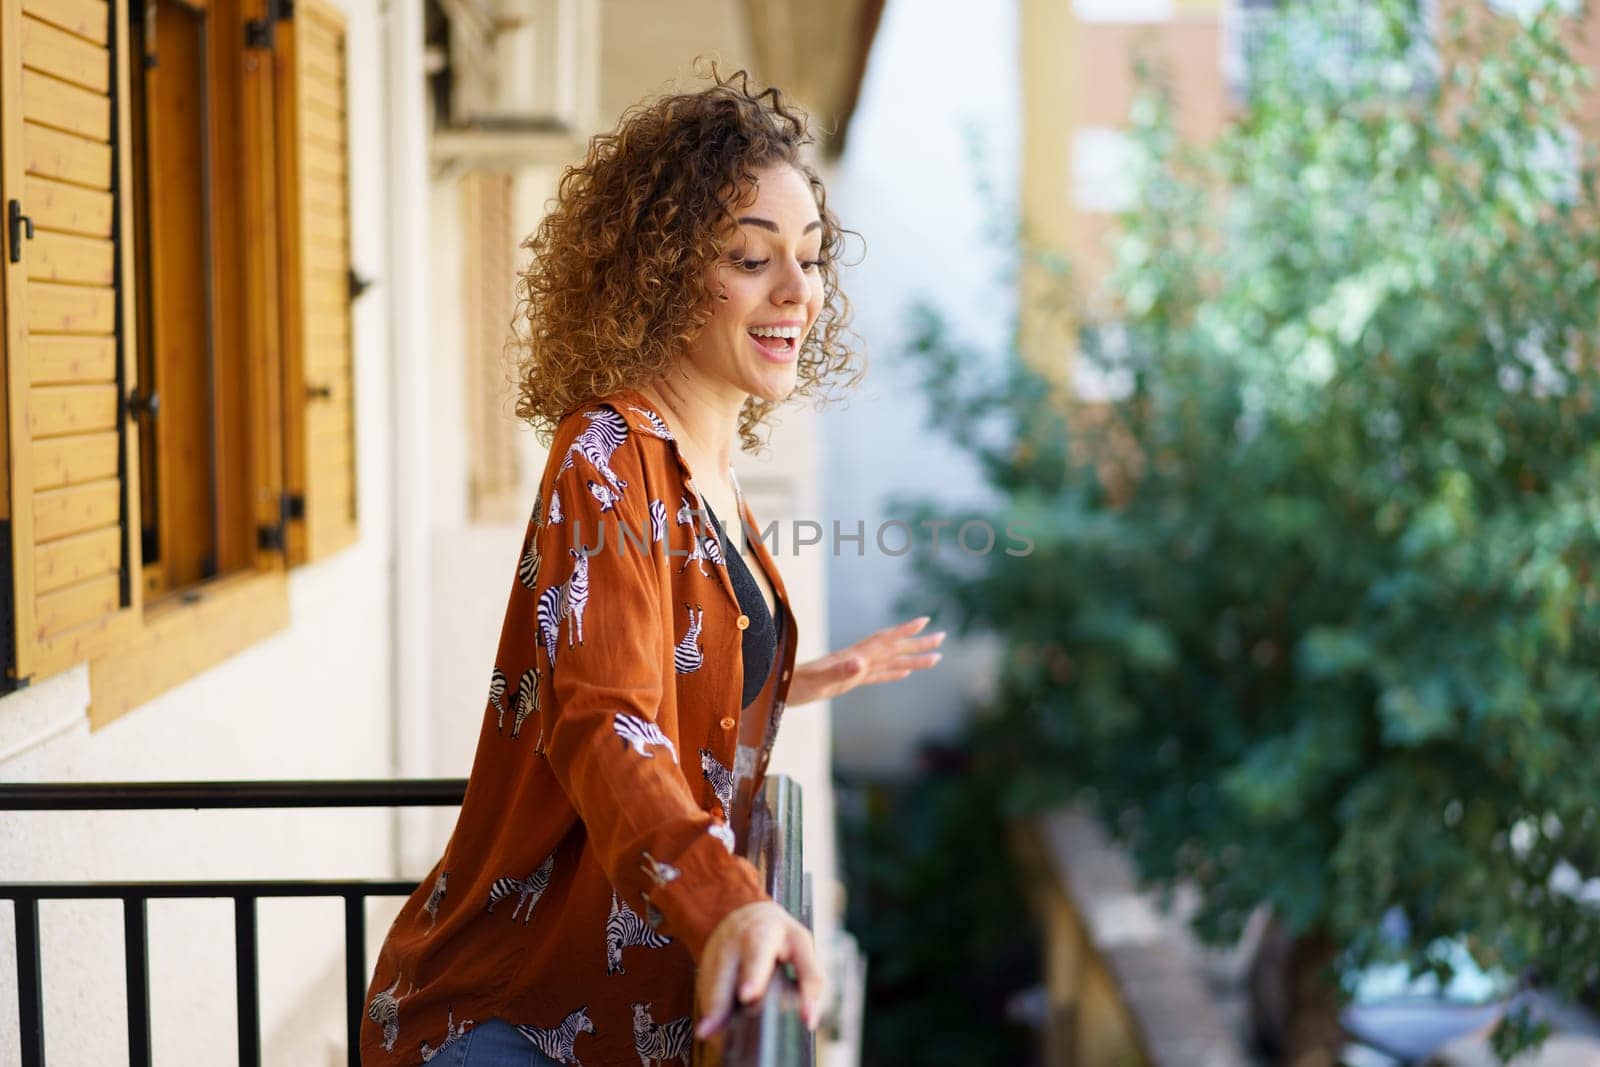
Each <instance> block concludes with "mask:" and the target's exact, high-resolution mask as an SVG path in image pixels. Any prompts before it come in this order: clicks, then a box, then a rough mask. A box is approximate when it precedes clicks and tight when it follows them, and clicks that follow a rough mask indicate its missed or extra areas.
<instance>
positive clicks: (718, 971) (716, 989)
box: [695, 952, 739, 1038]
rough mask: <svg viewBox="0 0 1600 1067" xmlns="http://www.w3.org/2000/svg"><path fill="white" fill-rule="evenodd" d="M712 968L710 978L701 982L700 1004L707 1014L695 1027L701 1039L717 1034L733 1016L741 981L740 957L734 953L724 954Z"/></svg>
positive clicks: (713, 963) (697, 1035)
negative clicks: (703, 1006) (737, 989)
mask: <svg viewBox="0 0 1600 1067" xmlns="http://www.w3.org/2000/svg"><path fill="white" fill-rule="evenodd" d="M708 962H711V961H708ZM712 967H713V970H712V971H711V972H710V974H709V977H707V978H703V979H702V982H701V990H700V1003H701V1004H703V1005H705V1014H704V1015H702V1016H701V1017H700V1024H699V1025H698V1026H696V1027H695V1036H696V1037H700V1038H706V1037H710V1036H711V1035H712V1034H714V1033H716V1032H717V1031H718V1030H719V1029H721V1028H722V1024H723V1023H725V1022H727V1021H728V1019H729V1017H730V1016H732V1015H733V990H734V986H735V985H737V983H738V980H739V957H738V955H737V954H735V953H733V952H725V953H722V954H721V956H720V958H719V959H718V960H716V961H714V962H712Z"/></svg>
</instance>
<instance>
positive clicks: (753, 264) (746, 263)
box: [733, 259, 767, 272]
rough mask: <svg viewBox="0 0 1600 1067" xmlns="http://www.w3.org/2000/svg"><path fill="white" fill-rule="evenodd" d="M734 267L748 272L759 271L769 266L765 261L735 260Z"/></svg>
mask: <svg viewBox="0 0 1600 1067" xmlns="http://www.w3.org/2000/svg"><path fill="white" fill-rule="evenodd" d="M733 262H734V265H735V266H737V267H739V268H741V269H743V270H747V271H752V272H754V271H758V270H760V269H761V268H762V267H765V266H766V265H767V261H766V260H764V259H735V260H734V261H733Z"/></svg>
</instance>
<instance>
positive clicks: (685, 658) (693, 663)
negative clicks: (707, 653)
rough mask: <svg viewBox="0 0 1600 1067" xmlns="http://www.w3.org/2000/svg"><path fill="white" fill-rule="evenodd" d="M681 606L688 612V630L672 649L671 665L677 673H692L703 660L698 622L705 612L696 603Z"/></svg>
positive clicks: (698, 667)
mask: <svg viewBox="0 0 1600 1067" xmlns="http://www.w3.org/2000/svg"><path fill="white" fill-rule="evenodd" d="M683 607H684V610H686V611H687V612H688V613H689V630H688V632H687V633H685V634H684V635H683V637H681V638H680V639H679V640H678V646H677V647H676V648H674V649H673V650H672V666H673V669H674V670H676V671H677V672H678V673H679V674H693V673H694V672H695V671H697V670H699V669H700V664H701V663H703V662H705V659H704V656H703V655H702V654H701V652H700V623H701V620H703V619H704V618H705V614H706V613H705V610H704V609H703V608H701V607H700V605H698V604H685V605H684V606H683Z"/></svg>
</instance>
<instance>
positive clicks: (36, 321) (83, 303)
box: [28, 282, 117, 334]
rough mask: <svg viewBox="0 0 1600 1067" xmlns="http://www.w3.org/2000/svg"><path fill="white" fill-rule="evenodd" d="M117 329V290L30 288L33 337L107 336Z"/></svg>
mask: <svg viewBox="0 0 1600 1067" xmlns="http://www.w3.org/2000/svg"><path fill="white" fill-rule="evenodd" d="M116 325H117V294H116V292H115V290H112V289H108V288H105V287H103V286H88V285H60V284H57V283H55V282H34V283H33V284H32V285H30V286H29V287H28V329H29V330H30V331H32V332H34V333H91V334H108V333H110V332H111V331H112V330H114V329H115V328H116Z"/></svg>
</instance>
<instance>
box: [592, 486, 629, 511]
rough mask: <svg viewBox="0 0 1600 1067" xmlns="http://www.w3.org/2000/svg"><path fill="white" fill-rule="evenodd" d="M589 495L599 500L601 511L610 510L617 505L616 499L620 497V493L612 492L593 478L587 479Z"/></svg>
mask: <svg viewBox="0 0 1600 1067" xmlns="http://www.w3.org/2000/svg"><path fill="white" fill-rule="evenodd" d="M589 495H590V496H592V497H594V498H595V499H596V500H598V501H599V502H600V511H601V512H602V513H604V512H607V511H611V510H612V509H614V508H615V507H616V506H617V501H618V500H621V499H622V494H621V493H614V492H612V491H611V490H610V489H608V488H607V487H605V486H603V485H601V484H600V483H599V482H597V481H595V480H594V479H592V478H591V479H590V480H589Z"/></svg>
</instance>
